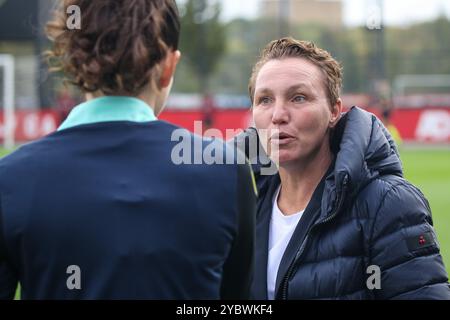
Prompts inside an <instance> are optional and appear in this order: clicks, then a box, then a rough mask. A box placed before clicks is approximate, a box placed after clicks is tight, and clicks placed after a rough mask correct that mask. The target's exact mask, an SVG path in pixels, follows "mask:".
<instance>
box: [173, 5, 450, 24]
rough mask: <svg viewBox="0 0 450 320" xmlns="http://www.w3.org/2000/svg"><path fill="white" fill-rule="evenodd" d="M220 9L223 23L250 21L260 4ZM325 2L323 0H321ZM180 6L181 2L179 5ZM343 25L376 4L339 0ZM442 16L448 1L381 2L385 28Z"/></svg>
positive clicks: (358, 18)
mask: <svg viewBox="0 0 450 320" xmlns="http://www.w3.org/2000/svg"><path fill="white" fill-rule="evenodd" d="M219 1H221V2H222V5H223V9H224V10H223V11H224V12H223V19H225V20H230V19H233V18H235V17H248V18H252V17H255V16H257V14H258V7H259V6H258V4H259V2H260V0H219ZM322 1H326V0H322ZM181 2H182V1H181ZM343 3H344V21H345V23H346V24H347V25H358V24H365V21H366V19H367V18H366V17H367V15H368V12H370V8H372V6H373V4H374V3H376V0H343ZM442 12H445V14H446V15H447V17H450V0H384V15H385V19H386V24H389V25H407V24H410V23H413V22H416V21H424V20H430V19H433V18H435V17H436V16H438V15H439V14H440V13H442Z"/></svg>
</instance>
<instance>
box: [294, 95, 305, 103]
mask: <svg viewBox="0 0 450 320" xmlns="http://www.w3.org/2000/svg"><path fill="white" fill-rule="evenodd" d="M305 100H306V98H305V97H304V96H295V97H294V99H292V101H294V102H304V101H305Z"/></svg>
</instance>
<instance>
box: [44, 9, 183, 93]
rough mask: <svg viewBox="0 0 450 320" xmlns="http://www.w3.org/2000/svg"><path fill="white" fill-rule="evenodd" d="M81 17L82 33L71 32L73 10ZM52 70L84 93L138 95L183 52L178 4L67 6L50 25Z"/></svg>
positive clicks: (80, 31)
mask: <svg viewBox="0 0 450 320" xmlns="http://www.w3.org/2000/svg"><path fill="white" fill-rule="evenodd" d="M72 5H76V6H78V7H79V8H80V11H81V29H80V30H77V29H75V30H70V29H69V28H68V27H67V20H68V18H69V15H68V14H67V13H66V12H67V11H66V10H67V8H68V7H69V6H72ZM46 32H47V35H48V37H49V38H50V40H51V41H53V48H52V50H50V51H48V52H47V54H46V55H47V58H48V60H49V63H50V66H51V67H52V68H51V69H52V70H59V71H63V72H64V73H65V75H66V76H67V77H68V78H69V81H70V82H71V83H73V84H74V85H76V86H78V87H79V88H80V89H81V90H82V91H83V92H96V91H100V92H102V93H103V94H105V95H133V96H135V95H138V94H139V93H140V92H141V91H142V89H143V88H144V87H145V86H146V85H147V84H149V82H152V85H153V84H154V83H153V81H154V80H156V79H157V77H158V74H159V70H157V69H158V68H155V67H156V66H157V65H158V63H159V62H161V61H162V60H163V59H164V58H165V57H166V54H167V52H168V50H177V49H178V42H179V35H180V17H179V13H178V8H177V6H176V3H175V0H63V1H62V4H61V6H60V7H59V8H58V10H57V11H56V12H55V15H54V17H53V19H52V20H51V21H50V22H48V24H47V27H46Z"/></svg>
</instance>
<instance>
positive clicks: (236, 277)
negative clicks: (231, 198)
mask: <svg viewBox="0 0 450 320" xmlns="http://www.w3.org/2000/svg"><path fill="white" fill-rule="evenodd" d="M256 192H257V191H256V185H255V181H254V178H253V174H252V171H251V168H250V166H249V165H248V164H245V165H238V175H237V199H236V205H237V210H238V219H237V220H238V221H237V222H238V227H237V230H236V231H237V232H236V237H235V239H234V241H233V245H232V248H231V251H230V254H229V257H228V259H227V261H226V262H225V264H224V268H223V278H222V287H221V298H222V299H224V300H231V299H232V300H236V299H238V300H247V299H250V285H251V282H252V280H253V256H254V244H255V217H256Z"/></svg>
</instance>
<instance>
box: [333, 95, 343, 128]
mask: <svg viewBox="0 0 450 320" xmlns="http://www.w3.org/2000/svg"><path fill="white" fill-rule="evenodd" d="M341 114H342V100H341V99H337V101H336V103H335V105H334V106H333V108H332V109H331V118H330V128H334V127H335V126H336V124H337V123H338V122H339V119H340V118H341Z"/></svg>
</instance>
